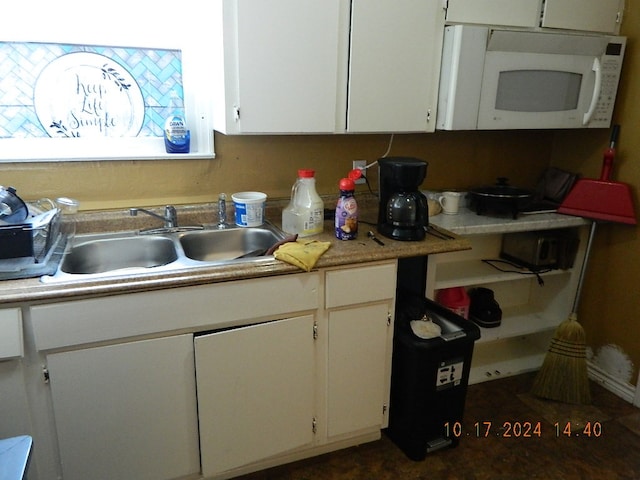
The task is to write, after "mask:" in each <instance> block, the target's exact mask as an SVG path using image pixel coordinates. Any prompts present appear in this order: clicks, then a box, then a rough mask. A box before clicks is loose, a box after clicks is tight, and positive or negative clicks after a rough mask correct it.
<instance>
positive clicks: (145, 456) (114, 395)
mask: <svg viewBox="0 0 640 480" xmlns="http://www.w3.org/2000/svg"><path fill="white" fill-rule="evenodd" d="M47 364H48V368H49V372H50V379H51V393H52V397H53V410H54V415H55V423H56V428H57V432H58V442H59V446H60V457H61V461H62V470H63V474H64V478H65V480H75V479H77V480H87V479H89V478H90V479H92V480H98V479H105V480H114V479H130V478H135V479H149V480H158V479H171V478H178V477H182V476H186V475H190V474H191V475H193V474H196V473H198V472H199V471H200V462H199V455H198V425H197V414H196V392H195V375H194V361H193V337H192V336H191V335H180V336H175V337H168V338H160V339H154V340H145V341H139V342H132V343H126V344H119V345H111V346H105V347H96V348H90V349H84V350H76V351H72V352H63V353H55V354H51V355H47Z"/></svg>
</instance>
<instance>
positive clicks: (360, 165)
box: [352, 160, 367, 185]
mask: <svg viewBox="0 0 640 480" xmlns="http://www.w3.org/2000/svg"><path fill="white" fill-rule="evenodd" d="M366 166H367V161H366V160H354V161H353V167H352V168H353V169H354V170H357V169H361V170H362V169H364V168H365V167H366ZM362 175H363V176H364V175H366V172H365V170H362ZM355 183H356V185H363V184H365V183H367V182H366V180H365V179H364V178H359V179H357V180H356V181H355Z"/></svg>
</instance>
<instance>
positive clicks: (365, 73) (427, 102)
mask: <svg viewBox="0 0 640 480" xmlns="http://www.w3.org/2000/svg"><path fill="white" fill-rule="evenodd" d="M444 15H445V11H444V9H443V8H442V4H441V3H440V2H437V1H433V0H429V1H424V0H379V1H376V2H371V1H370V0H353V1H352V10H351V52H350V56H349V58H350V62H349V95H348V106H347V130H348V131H349V132H392V131H396V132H403V131H409V132H425V131H430V132H432V131H434V130H435V113H436V105H437V95H438V76H439V72H440V54H441V51H442V34H443V29H444Z"/></svg>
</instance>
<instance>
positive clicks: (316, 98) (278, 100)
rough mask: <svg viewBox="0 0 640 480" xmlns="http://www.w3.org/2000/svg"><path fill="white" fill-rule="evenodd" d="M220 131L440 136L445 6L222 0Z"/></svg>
mask: <svg viewBox="0 0 640 480" xmlns="http://www.w3.org/2000/svg"><path fill="white" fill-rule="evenodd" d="M214 13H215V15H214V26H213V28H214V29H215V31H216V34H217V38H216V41H215V45H214V48H213V53H212V54H213V55H214V57H215V64H216V65H217V71H218V74H217V75H216V78H214V79H213V89H214V92H215V93H214V111H215V113H214V129H215V130H218V131H219V132H222V133H224V134H260V133H265V134H274V133H275V134H278V133H283V134H284V133H344V132H405V131H421V132H424V131H433V130H435V113H436V112H435V107H436V105H437V88H438V81H439V67H440V52H441V46H442V32H443V29H444V16H445V10H444V8H443V4H442V2H441V1H440V0H378V1H376V2H371V1H367V0H269V1H265V0H218V1H217V2H216V4H215V8H214Z"/></svg>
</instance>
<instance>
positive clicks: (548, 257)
mask: <svg viewBox="0 0 640 480" xmlns="http://www.w3.org/2000/svg"><path fill="white" fill-rule="evenodd" d="M578 242H579V240H578V235H577V233H576V232H575V231H574V230H572V229H562V230H543V231H536V232H515V233H506V234H504V235H503V237H502V250H501V252H500V257H501V258H504V259H505V260H509V261H511V262H514V263H517V264H518V265H522V266H524V267H527V268H529V269H531V270H543V269H549V268H551V269H554V268H560V269H567V268H571V267H572V266H573V262H574V260H575V256H576V252H577V250H578Z"/></svg>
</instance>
